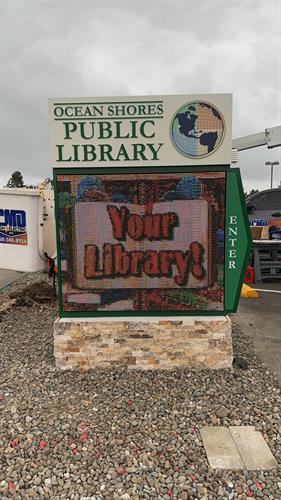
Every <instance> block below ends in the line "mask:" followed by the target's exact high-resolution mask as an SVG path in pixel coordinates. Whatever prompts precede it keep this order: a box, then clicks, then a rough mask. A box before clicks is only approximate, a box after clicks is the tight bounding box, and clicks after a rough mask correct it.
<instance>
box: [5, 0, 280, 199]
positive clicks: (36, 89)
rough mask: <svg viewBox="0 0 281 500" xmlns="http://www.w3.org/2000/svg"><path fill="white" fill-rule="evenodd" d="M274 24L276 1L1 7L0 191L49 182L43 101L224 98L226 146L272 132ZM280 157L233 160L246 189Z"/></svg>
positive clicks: (275, 114) (275, 120)
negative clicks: (229, 131)
mask: <svg viewBox="0 0 281 500" xmlns="http://www.w3.org/2000/svg"><path fill="white" fill-rule="evenodd" d="M280 18H281V16H280V1H279V0H272V1H270V0H267V1H266V2H264V1H251V0H248V1H247V0H244V2H241V1H237V0H233V1H229V2H224V1H219V0H218V1H216V0H214V1H213V0H212V1H203V0H202V1H197V2H193V1H188V0H187V1H181V2H177V1H173V2H172V1H171V2H166V1H164V0H163V1H154V2H153V1H149V2H148V1H142V2H137V1H130V2H128V1H127V2H121V1H118V0H116V1H112V2H107V1H106V0H105V1H103V2H95V1H91V2H90V1H78V0H77V2H74V1H70V0H69V1H67V0H66V1H61V2H59V1H51V0H49V1H43V0H41V1H33V2H29V1H25V0H21V1H20V0H18V1H13V0H10V1H6V0H2V2H1V5H0V19H1V28H0V58H1V77H0V94H1V121H0V127H1V133H0V141H1V143H0V185H3V184H4V183H5V182H6V181H7V180H8V178H9V176H10V174H11V172H12V171H13V170H15V169H18V170H21V171H22V172H23V175H24V178H25V179H26V181H27V182H39V181H40V180H42V179H43V178H44V177H46V176H49V175H51V168H50V163H49V144H48V122H47V98H48V97H53V96H55V97H70V96H74V97H78V96H98V95H134V94H135V95H138V94H167V93H173V94H177V93H187V94H188V93H211V92H232V93H233V95H234V109H233V129H234V137H238V136H241V135H245V134H250V133H256V132H259V131H261V130H264V128H265V127H272V126H274V125H278V124H280V123H281V116H280V114H281V108H280V101H279V89H280V87H281V78H280V71H281V62H280V54H281V49H280V38H281V28H280ZM280 151H281V149H280V148H279V149H275V150H272V151H269V150H267V149H266V148H258V149H256V150H251V151H247V152H243V153H241V154H240V162H239V166H240V167H241V171H242V176H243V181H244V186H245V189H247V190H248V189H251V188H252V187H257V188H259V189H262V188H266V187H268V184H269V171H268V167H265V166H264V162H265V161H266V160H278V161H280V163H281V154H280ZM279 173H280V171H278V169H276V170H275V179H276V184H277V180H278V182H279V180H280V175H279Z"/></svg>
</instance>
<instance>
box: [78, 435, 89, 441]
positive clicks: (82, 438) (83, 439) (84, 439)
mask: <svg viewBox="0 0 281 500" xmlns="http://www.w3.org/2000/svg"><path fill="white" fill-rule="evenodd" d="M87 440H88V434H81V436H80V441H87Z"/></svg>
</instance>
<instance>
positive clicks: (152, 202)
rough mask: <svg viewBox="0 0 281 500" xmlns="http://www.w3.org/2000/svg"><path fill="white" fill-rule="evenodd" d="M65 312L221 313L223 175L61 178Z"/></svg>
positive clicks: (62, 279) (61, 236)
mask: <svg viewBox="0 0 281 500" xmlns="http://www.w3.org/2000/svg"><path fill="white" fill-rule="evenodd" d="M57 210H58V223H59V238H60V255H59V259H60V267H61V282H62V304H63V311H65V312H66V311H69V312H71V311H73V312H74V311H75V312H77V311H79V312H93V313H95V312H103V311H104V312H105V313H106V312H109V311H111V312H115V311H116V312H117V311H124V312H126V311H135V312H136V313H137V312H141V311H142V312H144V311H151V312H152V311H155V312H156V313H157V312H158V311H159V314H161V312H163V311H168V312H171V313H172V312H173V311H175V312H176V311H197V312H198V311H222V310H223V295H224V287H223V281H224V219H225V173H224V172H200V173H198V172H196V173H189V172H188V174H187V173H184V174H183V173H165V174H164V173H157V174H156V173H145V174H144V173H142V174H141V173H137V174H136V173H134V174H131V173H125V174H105V173H102V174H98V175H96V174H95V175H89V174H77V175H76V174H75V175H69V174H62V175H58V176H57Z"/></svg>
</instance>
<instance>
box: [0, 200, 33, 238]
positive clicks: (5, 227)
mask: <svg viewBox="0 0 281 500" xmlns="http://www.w3.org/2000/svg"><path fill="white" fill-rule="evenodd" d="M0 243H6V244H7V243H8V244H11V245H27V232H26V213H25V211H24V210H12V209H10V208H0Z"/></svg>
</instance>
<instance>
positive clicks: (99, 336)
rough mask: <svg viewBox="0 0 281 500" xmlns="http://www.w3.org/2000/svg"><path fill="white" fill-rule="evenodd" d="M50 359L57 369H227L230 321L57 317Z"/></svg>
mask: <svg viewBox="0 0 281 500" xmlns="http://www.w3.org/2000/svg"><path fill="white" fill-rule="evenodd" d="M54 355H55V360H56V366H57V367H58V368H62V369H69V368H82V369H89V368H97V367H100V368H105V367H113V366H127V367H128V368H129V369H141V370H147V369H173V368H177V367H182V368H184V367H194V368H215V369H217V368H229V367H230V366H231V365H232V360H233V352H232V339H231V320H230V318H229V317H228V316H208V317H207V316H205V317H204V316H184V317H181V318H180V319H178V318H175V317H169V318H163V317H162V318H160V317H154V318H150V317H149V318H148V317H134V318H131V317H123V318H120V319H116V318H58V319H57V320H56V321H55V323H54Z"/></svg>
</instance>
